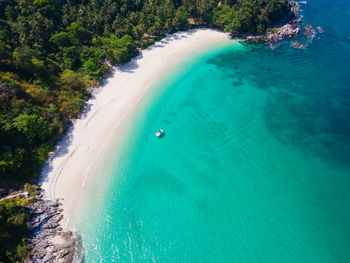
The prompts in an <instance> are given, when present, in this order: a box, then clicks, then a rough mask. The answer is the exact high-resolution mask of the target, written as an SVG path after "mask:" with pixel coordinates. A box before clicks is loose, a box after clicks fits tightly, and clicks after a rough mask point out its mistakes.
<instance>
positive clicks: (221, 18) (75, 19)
mask: <svg viewBox="0 0 350 263" xmlns="http://www.w3.org/2000/svg"><path fill="white" fill-rule="evenodd" d="M287 14H288V4H287V1H286V0H224V1H219V0H66V1H65V0H0V188H1V187H7V188H8V187H11V188H18V187H20V186H21V185H22V184H23V183H24V182H27V181H29V180H32V179H33V178H36V177H37V176H38V173H39V169H40V167H41V165H42V164H43V162H44V161H45V159H46V157H47V154H48V153H49V152H50V151H52V150H53V146H54V144H55V142H56V141H57V140H58V139H59V138H60V136H61V135H62V133H63V132H64V130H65V127H66V126H67V124H68V122H69V120H70V119H72V118H75V117H77V116H79V114H80V113H81V111H82V109H83V107H84V102H85V101H86V100H87V99H88V98H89V90H90V88H91V87H93V86H94V85H96V84H97V83H98V82H99V80H100V79H101V78H102V77H103V76H104V75H106V74H107V73H108V72H109V70H110V65H111V64H118V63H125V62H127V61H129V60H130V59H131V58H132V57H134V56H136V55H137V54H138V49H137V47H141V48H145V47H147V46H148V45H150V44H152V43H153V42H154V41H155V40H157V39H159V38H161V37H162V36H163V35H164V33H165V32H172V31H176V30H179V29H185V28H187V27H188V26H189V21H190V22H191V24H206V25H208V26H213V27H218V28H220V29H222V30H225V31H229V32H238V33H255V32H264V31H265V30H266V29H267V28H268V27H270V26H272V25H273V24H274V23H276V22H278V21H279V20H281V18H284V17H286V15H287ZM189 18H191V19H189ZM0 195H1V194H0ZM27 217H28V216H27V212H26V211H24V210H21V209H19V208H18V204H17V203H11V202H9V203H6V204H0V228H1V229H0V231H1V232H0V247H1V249H0V261H5V262H6V261H16V260H18V258H20V257H21V255H22V254H23V253H24V252H23V251H24V249H22V247H23V246H25V244H24V243H23V240H21V239H19V238H18V237H20V236H23V234H24V232H25V221H26V219H27ZM16 229H17V230H16ZM10 233H18V235H17V234H10ZM11 235H13V238H12V239H11V238H10V236H11ZM9 238H10V239H9ZM9 240H10V241H9ZM13 242H14V243H13ZM22 256H23V255H22Z"/></svg>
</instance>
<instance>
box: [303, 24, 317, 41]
mask: <svg viewBox="0 0 350 263" xmlns="http://www.w3.org/2000/svg"><path fill="white" fill-rule="evenodd" d="M315 34H316V32H315V30H314V29H313V28H312V26H311V25H308V26H306V27H305V32H304V35H305V36H307V37H310V38H314V37H315Z"/></svg>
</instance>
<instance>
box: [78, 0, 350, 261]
mask: <svg viewBox="0 0 350 263" xmlns="http://www.w3.org/2000/svg"><path fill="white" fill-rule="evenodd" d="M325 6H327V8H325ZM302 7H303V11H302V13H303V15H304V16H305V18H304V21H305V25H306V24H308V23H309V24H312V25H314V26H321V27H322V28H323V29H324V30H325V33H324V34H318V35H317V36H316V38H315V39H313V40H310V39H305V38H304V37H303V36H300V37H299V39H298V41H300V42H303V43H307V44H309V46H307V48H306V49H303V50H299V49H293V48H292V47H290V42H289V41H286V42H284V43H282V44H281V45H280V46H278V47H277V48H276V49H274V50H273V51H272V50H270V49H268V48H266V47H252V46H245V45H242V44H237V43H234V42H233V43H232V45H229V46H228V47H225V48H222V49H220V50H217V49H213V50H211V51H208V52H206V53H205V54H202V55H201V56H197V57H193V58H192V59H191V61H190V62H187V64H186V65H185V66H183V67H181V69H180V70H178V71H177V72H174V73H173V74H172V75H171V76H168V78H167V79H165V80H164V81H163V82H161V83H160V84H159V87H158V89H157V94H155V95H153V96H151V98H148V99H145V100H144V101H143V102H142V105H140V107H139V108H138V109H137V113H136V114H135V115H136V117H135V118H134V119H133V120H132V125H131V127H129V128H130V129H129V130H131V131H132V132H131V134H130V135H128V140H127V141H126V142H125V143H124V144H123V145H119V146H118V147H122V151H121V154H120V155H115V156H113V155H112V156H111V155H110V156H108V159H106V161H105V164H104V165H105V169H100V170H99V172H98V173H97V174H96V175H94V179H93V180H94V182H93V183H92V184H91V185H90V189H89V201H90V203H89V205H88V206H84V207H83V208H84V212H81V213H80V215H79V216H78V219H77V221H78V223H77V225H78V229H77V230H78V231H79V233H80V234H81V236H82V241H83V245H84V247H85V249H86V250H85V261H86V262H208V263H209V262H350V193H349V189H350V119H349V116H350V38H349V36H350V23H349V21H350V4H349V3H348V2H347V1H342V0H340V1H330V0H322V1H311V2H310V3H309V4H308V5H306V6H302ZM159 128H163V129H164V130H165V132H166V134H165V136H164V137H163V138H162V139H158V138H157V137H155V132H156V131H157V130H158V129H159Z"/></svg>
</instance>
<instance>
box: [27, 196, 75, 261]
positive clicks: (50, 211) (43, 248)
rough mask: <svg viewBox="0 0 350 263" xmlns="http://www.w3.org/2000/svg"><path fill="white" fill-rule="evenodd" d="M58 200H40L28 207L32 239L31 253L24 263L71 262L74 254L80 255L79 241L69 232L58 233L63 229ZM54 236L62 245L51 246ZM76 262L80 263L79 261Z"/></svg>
mask: <svg viewBox="0 0 350 263" xmlns="http://www.w3.org/2000/svg"><path fill="white" fill-rule="evenodd" d="M60 205H61V203H60V201H59V200H54V201H50V200H42V199H39V200H38V201H37V202H35V203H32V204H30V205H29V208H30V209H31V210H32V219H31V222H30V229H31V230H32V237H31V238H30V239H29V241H30V249H31V251H32V252H33V253H32V255H31V258H30V259H29V260H25V261H24V262H26V263H29V262H30V263H31V262H35V263H43V262H48V263H57V262H64V263H68V262H72V260H73V257H75V256H74V255H75V252H77V253H78V254H80V252H81V251H82V247H81V245H80V244H79V239H78V238H77V237H76V236H75V235H74V234H73V233H72V232H71V231H69V232H60V231H62V230H63V228H62V227H61V226H60V222H61V221H62V219H63V215H62V214H61V212H62V211H63V210H62V209H61V208H60ZM55 236H62V237H63V239H62V238H61V239H62V243H61V241H59V244H53V242H57V241H54V240H56V239H54V237H55ZM77 262H80V261H79V260H78V261H77Z"/></svg>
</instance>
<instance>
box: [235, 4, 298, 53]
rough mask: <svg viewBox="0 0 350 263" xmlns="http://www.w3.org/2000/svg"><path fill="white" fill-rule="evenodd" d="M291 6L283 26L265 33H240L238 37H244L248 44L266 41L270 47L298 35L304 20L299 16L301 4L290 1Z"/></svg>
mask: <svg viewBox="0 0 350 263" xmlns="http://www.w3.org/2000/svg"><path fill="white" fill-rule="evenodd" d="M289 7H290V14H289V16H288V18H287V20H286V23H285V24H284V25H283V26H281V27H278V28H274V29H273V30H271V31H268V32H267V33H266V34H263V35H255V36H252V35H249V36H244V35H243V36H242V35H238V37H243V38H244V42H246V43H248V44H262V43H266V44H267V45H268V46H269V47H270V48H274V46H275V45H276V44H277V43H278V42H280V41H282V40H283V39H285V38H292V37H296V36H298V35H299V34H300V32H301V28H300V23H301V22H302V16H300V17H298V15H299V9H300V4H299V3H298V2H295V1H289ZM232 36H233V37H237V35H235V34H232Z"/></svg>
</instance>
